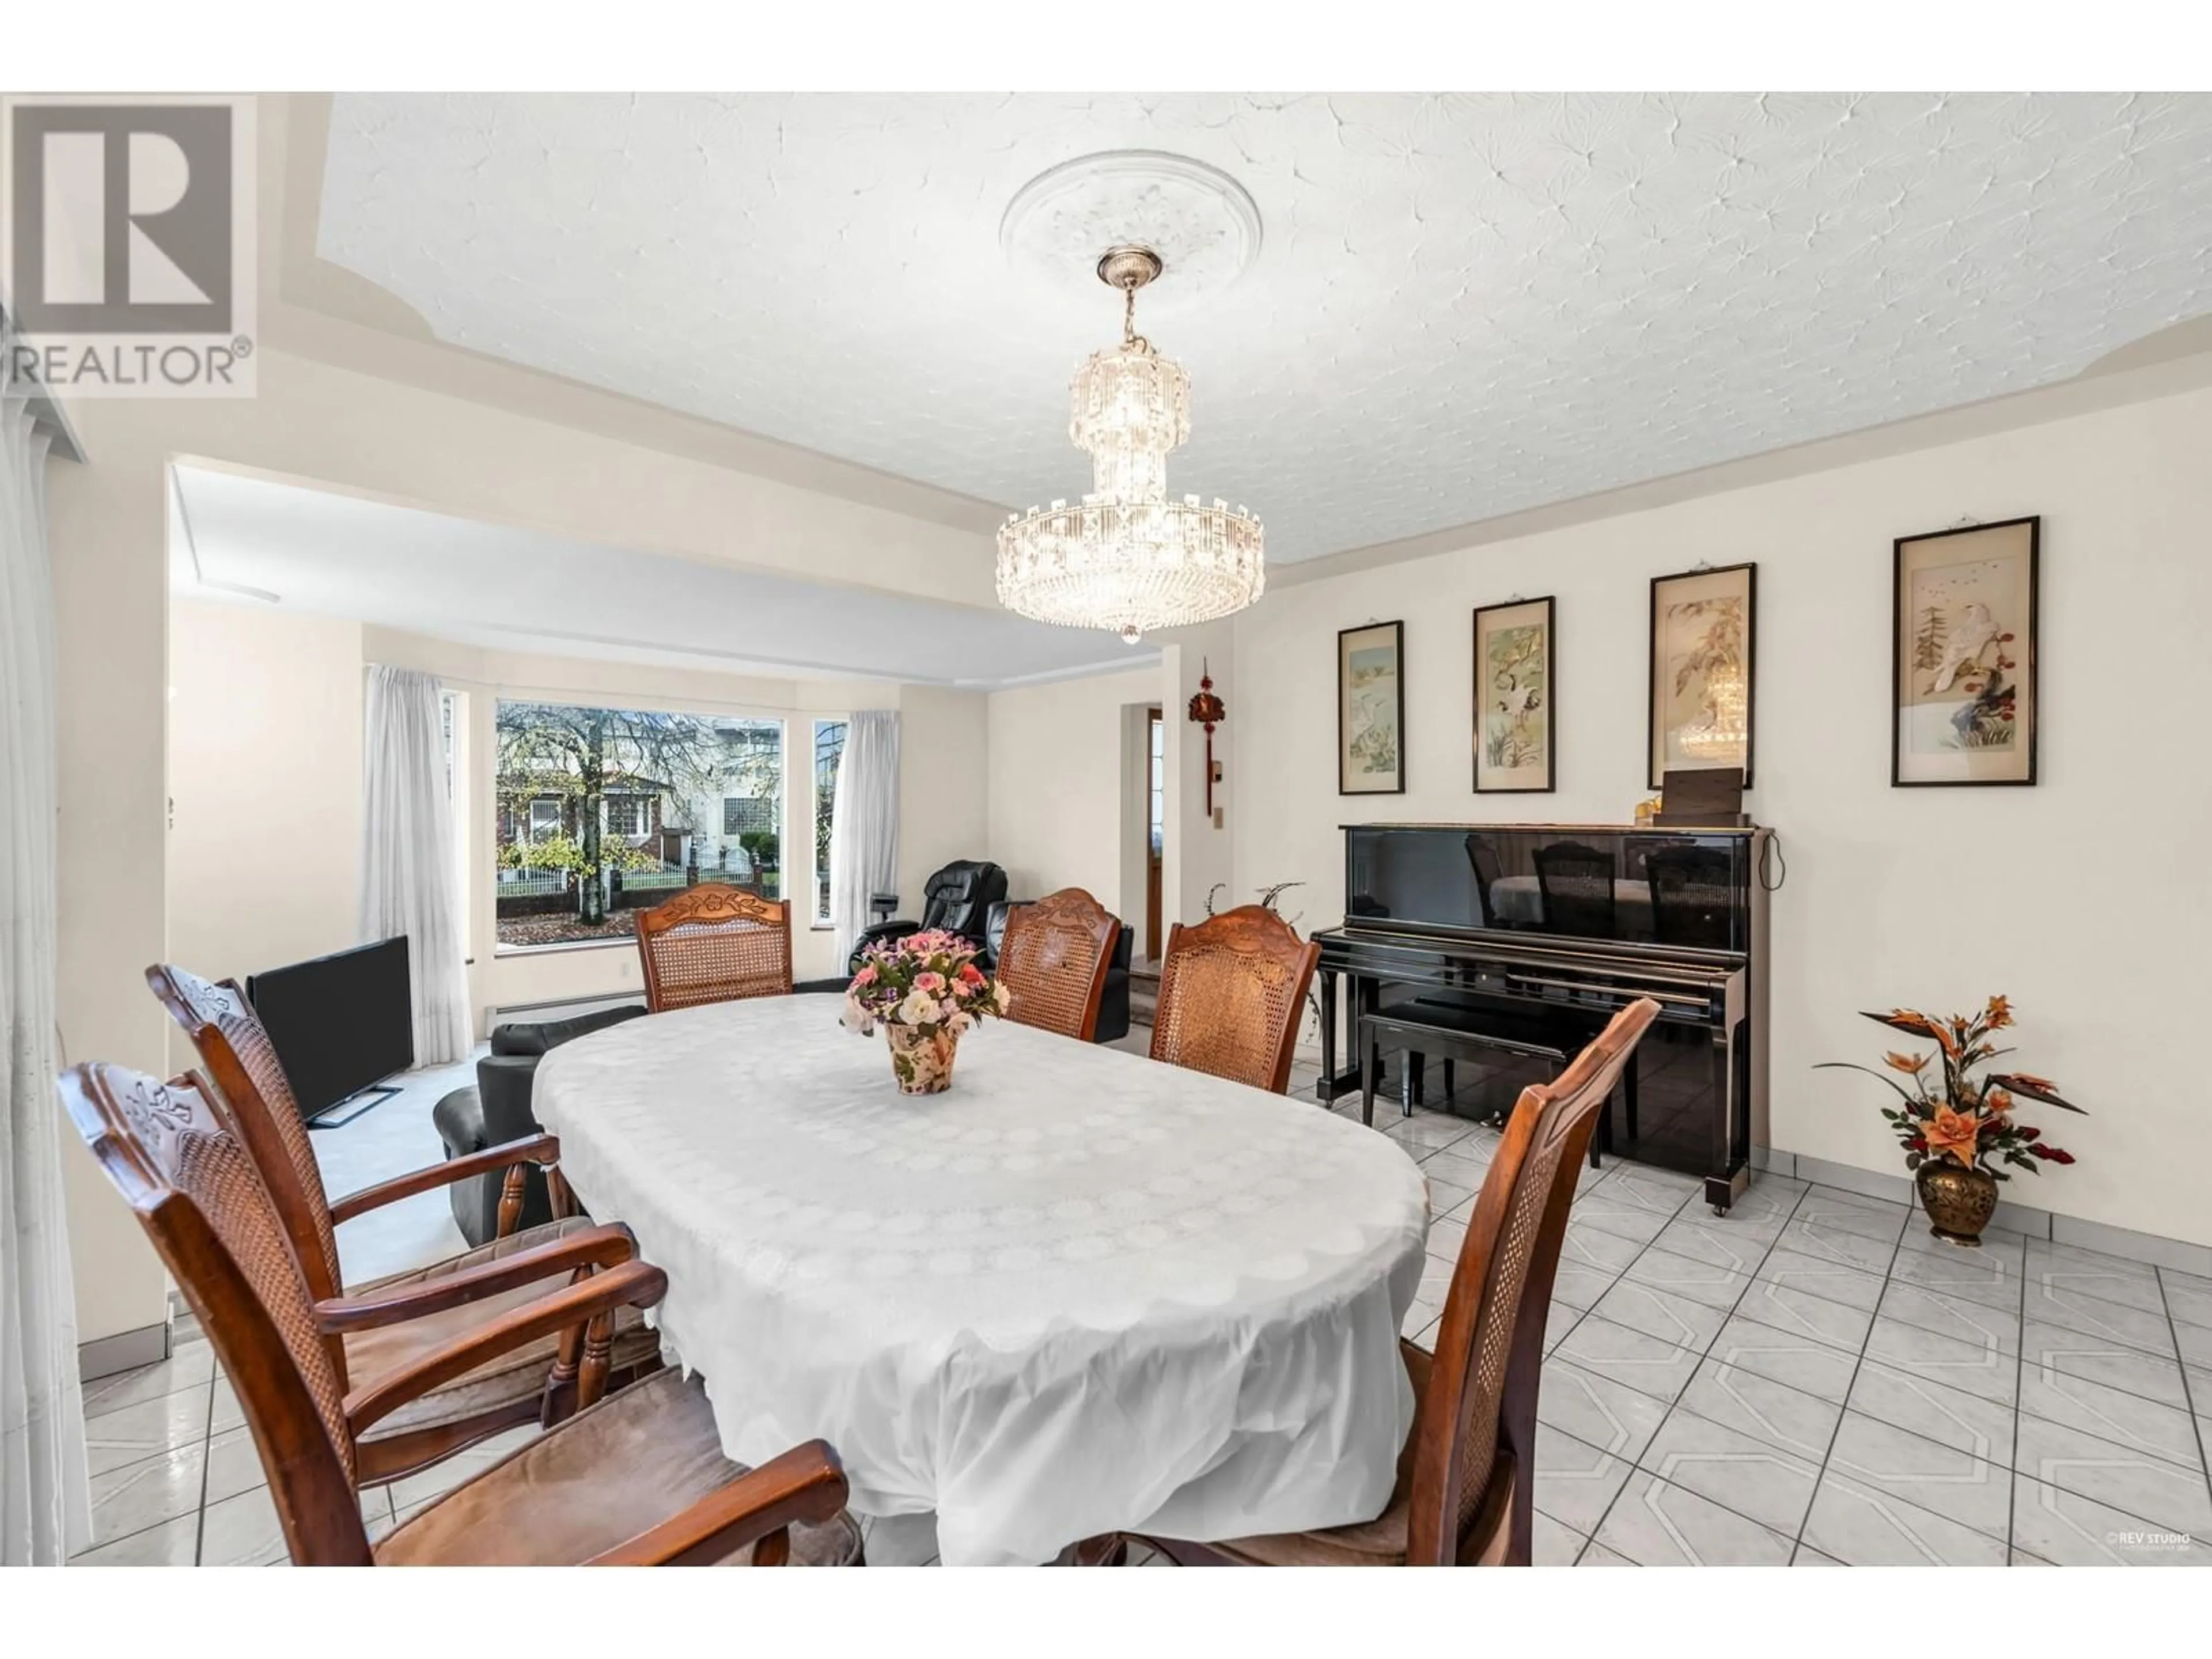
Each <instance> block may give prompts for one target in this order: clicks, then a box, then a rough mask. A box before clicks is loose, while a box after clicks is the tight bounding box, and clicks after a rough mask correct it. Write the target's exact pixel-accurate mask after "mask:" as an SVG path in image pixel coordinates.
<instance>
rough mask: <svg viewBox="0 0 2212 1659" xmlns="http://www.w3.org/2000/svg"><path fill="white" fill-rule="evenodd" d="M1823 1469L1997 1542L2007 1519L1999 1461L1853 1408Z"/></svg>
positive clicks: (2007, 1491) (2008, 1497)
mask: <svg viewBox="0 0 2212 1659" xmlns="http://www.w3.org/2000/svg"><path fill="white" fill-rule="evenodd" d="M1828 1468H1829V1471H1830V1472H1831V1473H1833V1474H1838V1475H1841V1476H1843V1477H1844V1478H1846V1479H1848V1480H1853V1481H1856V1482H1857V1483H1858V1484H1859V1485H1860V1486H1865V1487H1869V1488H1871V1489H1873V1490H1875V1491H1878V1492H1887V1493H1888V1494H1889V1495H1890V1496H1891V1497H1893V1498H1902V1499H1904V1501H1905V1502H1906V1503H1908V1504H1914V1505H1917V1507H1919V1508H1921V1509H1923V1510H1929V1511H1930V1512H1931V1513H1934V1514H1936V1515H1944V1516H1950V1517H1951V1519H1953V1520H1954V1521H1956V1522H1960V1523H1961V1524H1962V1525H1965V1526H1968V1527H1972V1528H1973V1529H1974V1530H1975V1531H1977V1532H1979V1533H1984V1534H1987V1535H1988V1536H1990V1537H1991V1538H1994V1539H1996V1540H1998V1541H2001V1542H2002V1541H2003V1540H2004V1538H2005V1535H2006V1530H2005V1529H2006V1528H2007V1526H2008V1524H2009V1523H2010V1519H2011V1510H2012V1486H2011V1482H2010V1481H2009V1480H2008V1479H2007V1474H2008V1471H2007V1470H2006V1468H2005V1467H2004V1465H2002V1463H1991V1462H1987V1461H1985V1460H1984V1459H1982V1458H1978V1457H1976V1456H1974V1455H1972V1453H1970V1452H1966V1451H1963V1450H1961V1449H1958V1448H1956V1447H1953V1446H1947V1445H1944V1444H1943V1443H1941V1442H1940V1441H1936V1440H1929V1439H1925V1438H1923V1437H1921V1436H1919V1435H1917V1434H1911V1433H1907V1432H1906V1431H1905V1430H1903V1429H1900V1428H1897V1427H1895V1426H1893V1425H1891V1424H1887V1423H1881V1422H1877V1421H1875V1419H1873V1418H1871V1417H1862V1416H1861V1415H1859V1413H1857V1412H1852V1411H1847V1412H1845V1413H1844V1420H1843V1423H1842V1425H1841V1426H1840V1427H1838V1429H1837V1431H1836V1443H1835V1445H1834V1447H1833V1448H1832V1449H1831V1450H1830V1451H1829V1453H1828Z"/></svg>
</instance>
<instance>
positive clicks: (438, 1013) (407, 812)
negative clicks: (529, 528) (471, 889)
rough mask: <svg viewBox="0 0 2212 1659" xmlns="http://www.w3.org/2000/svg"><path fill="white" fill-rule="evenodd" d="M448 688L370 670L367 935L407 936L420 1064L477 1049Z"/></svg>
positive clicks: (394, 671) (364, 874) (407, 672)
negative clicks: (445, 705)
mask: <svg viewBox="0 0 2212 1659" xmlns="http://www.w3.org/2000/svg"><path fill="white" fill-rule="evenodd" d="M440 697H441V687H440V686H439V684H438V680H437V677H436V676H435V675H432V674H422V673H417V672H416V671H415V670H413V669H411V668H386V667H385V666H383V665H381V664H377V665H372V666H371V667H370V669H369V671H368V737H367V742H366V744H365V746H364V749H363V753H362V799H363V803H364V805H365V806H366V808H367V811H366V812H365V814H364V823H363V825H362V847H361V936H362V942H363V943H368V942H369V941H372V940H375V939H390V938H391V937H392V935H393V934H395V933H404V934H406V935H407V971H408V975H409V977H410V980H411V981H412V985H413V990H414V998H415V1063H416V1065H417V1066H436V1065H439V1064H441V1063H443V1062H445V1061H447V1060H461V1059H465V1058H466V1057H467V1054H468V1053H469V1050H470V1048H471V1046H472V1042H471V1032H472V1030H473V1026H472V1023H471V1020H470V1018H469V985H468V971H467V969H466V968H465V965H464V963H465V959H466V956H467V952H466V951H465V949H464V948H463V943H462V942H463V939H464V937H465V935H464V932H463V929H462V925H461V901H460V895H459V891H458V890H457V887H458V882H457V881H456V878H455V872H454V868H453V801H452V800H451V799H450V798H448V796H447V793H446V746H445V731H444V726H443V721H442V719H441V714H442V711H441V707H440Z"/></svg>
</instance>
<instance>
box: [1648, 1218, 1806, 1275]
mask: <svg viewBox="0 0 2212 1659" xmlns="http://www.w3.org/2000/svg"><path fill="white" fill-rule="evenodd" d="M1781 1231H1782V1223H1781V1221H1780V1219H1779V1218H1778V1219H1776V1221H1775V1222H1774V1223H1773V1230H1772V1231H1771V1232H1769V1233H1768V1234H1766V1236H1765V1237H1759V1234H1758V1233H1757V1232H1756V1231H1753V1229H1750V1228H1747V1227H1745V1226H1743V1225H1741V1224H1740V1223H1738V1222H1737V1221H1736V1220H1735V1218H1734V1217H1733V1216H1731V1217H1730V1218H1729V1219H1727V1220H1725V1221H1723V1220H1722V1219H1720V1218H1717V1217H1714V1216H1709V1215H1704V1214H1699V1215H1678V1216H1676V1217H1675V1218H1674V1219H1673V1220H1672V1221H1670V1222H1668V1224H1667V1225H1666V1226H1665V1227H1664V1228H1662V1230H1661V1231H1660V1234H1659V1236H1658V1237H1656V1238H1655V1239H1653V1240H1652V1241H1651V1243H1652V1247H1653V1248H1654V1249H1661V1250H1666V1251H1669V1252H1671V1253H1672V1254H1674V1255H1683V1256H1687V1257H1689V1258H1690V1259H1691V1260H1692V1261H1710V1262H1711V1263H1712V1265H1713V1266H1715V1267H1727V1268H1729V1269H1730V1270H1732V1271H1734V1272H1735V1273H1746V1274H1749V1273H1756V1272H1757V1271H1758V1269H1759V1263H1760V1262H1761V1261H1765V1259H1766V1253H1767V1251H1768V1250H1769V1249H1771V1248H1772V1247H1773V1243H1774V1238H1775V1235H1776V1234H1778V1233H1780V1232H1781Z"/></svg>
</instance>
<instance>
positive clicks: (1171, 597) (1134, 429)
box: [999, 246, 1267, 645]
mask: <svg viewBox="0 0 2212 1659" xmlns="http://www.w3.org/2000/svg"><path fill="white" fill-rule="evenodd" d="M1162 269H1163V262H1162V260H1161V258H1160V256H1159V255H1158V253H1156V252H1153V250H1152V249H1151V248H1149V247H1137V246H1118V247H1112V248H1109V249H1108V250H1107V251H1106V252H1105V254H1104V255H1103V257H1102V258H1100V259H1099V261H1098V280H1099V281H1101V282H1103V283H1106V284H1107V285H1108V286H1109V287H1112V288H1117V289H1121V344H1120V345H1118V346H1112V347H1109V348H1107V349H1103V350H1099V351H1094V352H1092V353H1091V356H1089V357H1087V358H1085V360H1084V361H1083V362H1082V363H1081V364H1079V366H1078V367H1077V368H1076V371H1075V380H1074V384H1073V387H1072V388H1071V389H1072V391H1073V405H1074V410H1073V416H1072V417H1071V418H1070V420H1069V422H1068V428H1067V435H1068V436H1069V438H1070V439H1072V440H1073V442H1074V444H1075V447H1077V448H1078V449H1080V450H1083V451H1085V452H1086V453H1088V454H1089V455H1090V457H1091V493H1090V494H1088V495H1085V496H1084V498H1083V499H1082V500H1081V501H1077V502H1075V503H1074V504H1073V505H1070V504H1069V503H1068V502H1066V501H1054V503H1053V504H1052V505H1051V506H1050V507H1031V508H1030V510H1029V511H1028V512H1027V513H1015V514H1014V515H1013V516H1012V517H1011V518H1009V519H1008V520H1006V523H1005V524H1003V525H1001V526H999V603H1000V604H1001V605H1005V606H1006V608H1007V609H1008V610H1009V611H1017V612H1018V613H1019V614H1021V615H1022V616H1024V617H1035V618H1036V620H1037V621H1039V622H1048V623H1060V625H1061V626H1063V627H1067V628H1103V629H1111V630H1113V631H1115V632H1117V633H1119V634H1120V635H1121V638H1122V639H1123V640H1124V641H1127V643H1129V644H1132V645H1133V644H1135V643H1136V642H1137V641H1138V639H1139V637H1140V636H1141V635H1143V634H1144V633H1145V632H1146V629H1156V628H1177V627H1182V626H1185V625H1187V624H1189V623H1202V622H1212V621H1213V620H1215V619H1216V618H1217V617H1226V616H1228V615H1230V614H1231V612H1233V611H1242V610H1243V608H1244V607H1245V606H1246V605H1249V604H1251V603H1252V601H1253V600H1255V599H1258V598H1259V597H1260V595H1261V592H1262V591H1263V590H1264V589H1265V587H1266V586H1267V572H1266V568H1265V563H1264V561H1263V558H1262V554H1261V533H1260V521H1259V520H1258V519H1256V518H1255V517H1253V516H1252V514H1251V513H1249V512H1247V511H1246V510H1245V509H1244V508H1243V507H1238V508H1237V510H1236V511H1234V512H1231V510H1230V508H1229V505H1228V503H1227V502H1225V501H1219V500H1217V501H1215V502H1214V503H1213V505H1212V506H1211V507H1206V506H1203V505H1201V504H1200V501H1199V499H1198V497H1197V496H1195V495H1185V496H1184V497H1183V498H1182V500H1181V501H1170V500H1169V499H1168V493H1167V490H1168V452H1169V451H1170V450H1172V449H1174V448H1175V447H1176V446H1177V445H1179V444H1181V443H1182V441H1184V440H1185V439H1187V438H1188V437H1189V436H1190V376H1189V374H1188V373H1187V372H1185V370H1184V368H1183V367H1182V364H1181V363H1178V362H1176V361H1175V360H1174V359H1173V358H1170V357H1163V356H1160V355H1159V353H1158V352H1157V351H1155V350H1154V349H1152V342H1151V341H1149V340H1147V339H1146V338H1145V337H1144V336H1142V335H1141V334H1139V333H1138V332H1137V290H1138V289H1140V288H1142V287H1144V286H1145V285H1146V283H1150V282H1152V280H1153V279H1154V278H1155V277H1157V276H1158V275H1159V274H1160V272H1161V270H1162Z"/></svg>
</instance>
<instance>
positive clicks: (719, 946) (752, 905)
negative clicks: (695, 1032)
mask: <svg viewBox="0 0 2212 1659" xmlns="http://www.w3.org/2000/svg"><path fill="white" fill-rule="evenodd" d="M637 951H638V955H639V956H640V957H642V958H643V959H644V962H645V1006H647V1008H650V1009H651V1010H652V1011H653V1012H654V1013H656V1014H663V1013H666V1012H668V1011H669V1010H671V1008H696V1007H697V1006H700V1005H701V1004H702V1003H708V1002H735V1001H738V1000H739V999H741V998H744V997H774V996H788V995H789V994H791V902H790V901H789V900H788V899H767V898H762V897H761V896H758V895H757V894H754V893H748V892H745V891H744V890H742V889H739V888H736V887H722V886H718V885H715V884H712V883H708V884H705V885H702V886H699V887H691V888H687V889H685V890H684V891H683V892H681V893H678V895H677V896H675V897H674V898H672V899H670V900H669V901H668V902H666V903H665V904H657V905H655V906H654V907H653V908H652V909H650V910H641V911H640V912H639V913H638V918H637Z"/></svg>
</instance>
